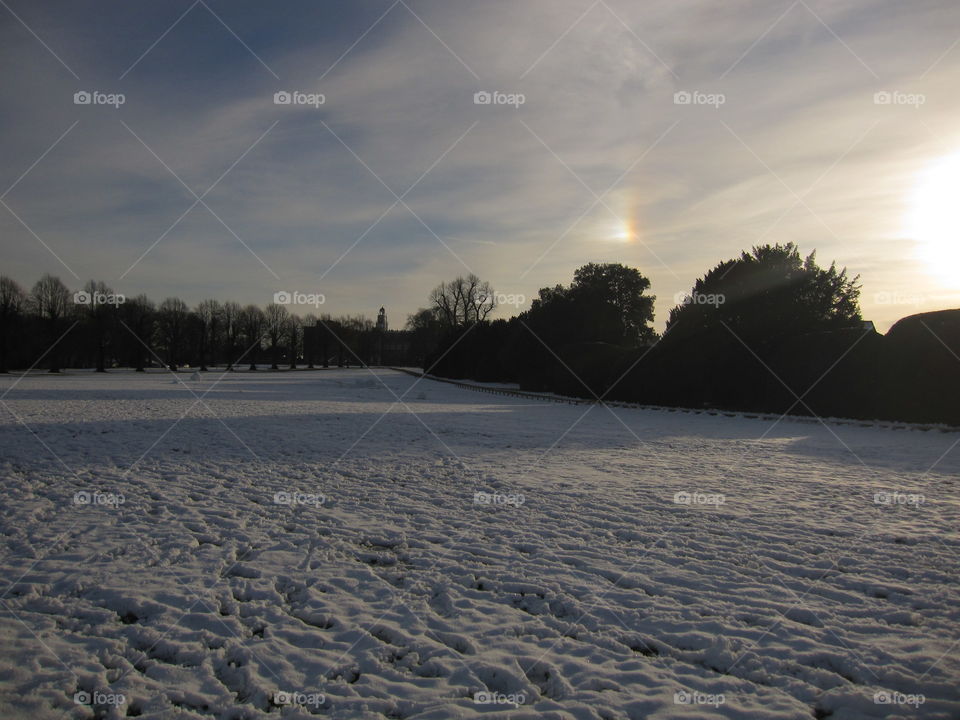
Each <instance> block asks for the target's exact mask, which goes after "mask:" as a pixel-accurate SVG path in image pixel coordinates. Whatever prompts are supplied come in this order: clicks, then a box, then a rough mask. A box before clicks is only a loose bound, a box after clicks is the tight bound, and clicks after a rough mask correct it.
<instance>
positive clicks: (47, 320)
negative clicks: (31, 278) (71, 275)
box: [30, 273, 70, 373]
mask: <svg viewBox="0 0 960 720" xmlns="http://www.w3.org/2000/svg"><path fill="white" fill-rule="evenodd" d="M69 299H70V291H69V290H67V286H66V285H64V284H63V281H62V280H61V279H60V278H58V277H55V276H53V275H51V274H50V273H47V274H46V275H44V276H43V277H42V278H40V279H39V280H37V282H36V284H35V285H34V286H33V289H32V290H31V291H30V304H31V305H32V307H33V312H34V314H35V315H36V316H37V317H38V318H39V319H40V322H41V323H43V325H44V327H45V329H46V335H47V337H46V340H47V342H48V343H49V353H48V357H49V358H50V372H52V373H57V372H60V361H59V357H60V352H59V348H58V347H57V344H58V343H59V341H60V332H61V327H62V325H63V320H64V318H65V317H66V316H67V312H68V310H69Z"/></svg>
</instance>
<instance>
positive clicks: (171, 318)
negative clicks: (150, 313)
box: [157, 298, 190, 371]
mask: <svg viewBox="0 0 960 720" xmlns="http://www.w3.org/2000/svg"><path fill="white" fill-rule="evenodd" d="M189 319H190V308H188V307H187V304H186V303H185V302H184V301H183V300H181V299H180V298H167V299H166V300H164V301H163V302H162V303H160V308H159V310H158V311H157V335H158V340H159V341H160V346H161V347H162V348H163V350H164V352H165V353H166V356H167V367H169V368H170V369H171V370H173V371H176V369H177V366H178V365H179V364H180V355H181V353H182V352H183V342H184V339H185V338H186V335H187V323H188V322H189Z"/></svg>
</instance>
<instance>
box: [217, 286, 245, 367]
mask: <svg viewBox="0 0 960 720" xmlns="http://www.w3.org/2000/svg"><path fill="white" fill-rule="evenodd" d="M220 317H221V320H222V323H223V354H224V356H225V357H226V359H227V370H229V371H233V364H234V362H236V358H235V357H234V356H235V353H236V352H237V341H238V340H239V338H240V333H241V329H240V319H241V317H242V310H241V309H240V304H239V303H236V302H233V301H232V300H231V301H228V302H225V303H224V304H223V307H222V308H221V311H220Z"/></svg>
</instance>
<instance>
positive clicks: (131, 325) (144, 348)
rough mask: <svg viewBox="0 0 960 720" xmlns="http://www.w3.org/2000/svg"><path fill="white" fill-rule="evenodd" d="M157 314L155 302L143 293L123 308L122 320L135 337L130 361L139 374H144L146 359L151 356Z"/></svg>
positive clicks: (127, 302)
mask: <svg viewBox="0 0 960 720" xmlns="http://www.w3.org/2000/svg"><path fill="white" fill-rule="evenodd" d="M155 313H156V308H155V307H154V304H153V301H151V300H150V298H148V297H147V296H146V295H144V294H142V293H141V294H140V295H137V296H136V297H135V298H133V299H130V300H127V301H126V302H125V303H124V304H123V306H122V307H121V311H120V315H121V320H122V322H123V324H124V325H125V326H126V328H127V330H128V331H129V332H130V334H131V335H133V338H132V342H131V343H130V347H131V351H130V360H132V361H133V365H134V367H135V369H136V371H137V372H144V365H145V358H146V356H147V355H149V354H150V348H151V344H150V343H151V339H152V337H153V324H154V320H155Z"/></svg>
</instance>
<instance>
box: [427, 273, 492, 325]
mask: <svg viewBox="0 0 960 720" xmlns="http://www.w3.org/2000/svg"><path fill="white" fill-rule="evenodd" d="M430 302H431V303H432V305H433V309H434V310H435V311H436V313H437V317H438V318H439V320H440V323H441V324H442V325H443V326H444V327H448V328H459V327H464V326H466V325H472V324H473V323H476V322H479V321H481V320H485V319H486V318H487V316H488V315H489V314H490V313H492V312H493V310H494V308H495V307H496V299H495V296H494V293H493V288H491V287H490V283H488V282H485V281H482V280H480V278H478V277H477V276H476V275H474V274H473V273H470V274H469V275H468V276H467V277H466V278H464V277H458V278H456V279H455V280H451V281H450V282H446V283H441V284H439V285H437V287H435V288H434V289H433V292H431V293H430Z"/></svg>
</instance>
